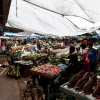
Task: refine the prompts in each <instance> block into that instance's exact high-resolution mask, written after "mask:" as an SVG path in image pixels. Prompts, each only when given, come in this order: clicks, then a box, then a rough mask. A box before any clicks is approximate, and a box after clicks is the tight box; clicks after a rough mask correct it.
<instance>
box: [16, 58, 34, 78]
mask: <svg viewBox="0 0 100 100" xmlns="http://www.w3.org/2000/svg"><path fill="white" fill-rule="evenodd" d="M14 64H15V65H18V66H19V67H20V73H21V75H22V76H23V77H28V76H29V72H30V68H32V67H33V63H32V62H31V61H25V60H20V61H15V62H14Z"/></svg>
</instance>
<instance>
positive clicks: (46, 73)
mask: <svg viewBox="0 0 100 100" xmlns="http://www.w3.org/2000/svg"><path fill="white" fill-rule="evenodd" d="M47 66H48V65H47ZM54 67H55V68H54ZM56 67H59V68H58V69H57V70H58V71H57V70H56ZM52 68H54V71H53V70H52ZM64 68H66V66H53V67H51V68H49V66H48V67H46V66H44V68H43V67H42V68H41V67H40V66H39V68H38V67H35V68H32V69H31V70H30V71H31V73H32V74H37V75H39V76H42V77H44V78H46V79H48V80H49V81H48V84H47V86H46V87H47V94H46V95H47V99H46V100H50V87H51V85H52V84H53V82H54V79H55V78H56V77H57V76H58V75H59V74H60V73H61V72H62V70H63V69H64ZM41 69H43V71H42V70H41Z"/></svg>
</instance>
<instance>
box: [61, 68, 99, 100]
mask: <svg viewBox="0 0 100 100" xmlns="http://www.w3.org/2000/svg"><path fill="white" fill-rule="evenodd" d="M60 90H62V91H63V92H65V93H67V94H69V95H72V96H74V97H76V98H78V99H79V100H96V99H100V78H98V77H97V75H96V74H90V73H89V72H84V71H83V70H82V71H80V72H78V73H77V74H75V75H74V76H73V77H72V78H71V79H70V80H69V82H67V83H65V84H63V85H61V86H60Z"/></svg>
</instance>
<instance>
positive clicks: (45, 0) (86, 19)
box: [7, 0, 100, 36]
mask: <svg viewBox="0 0 100 100" xmlns="http://www.w3.org/2000/svg"><path fill="white" fill-rule="evenodd" d="M99 8H100V0H12V3H11V7H10V12H9V17H8V21H7V23H8V24H9V25H11V26H13V27H16V28H21V29H24V30H28V31H34V32H37V33H41V34H53V35H58V36H73V35H80V34H84V33H86V32H91V31H93V30H95V29H97V28H99V27H100V9H99Z"/></svg>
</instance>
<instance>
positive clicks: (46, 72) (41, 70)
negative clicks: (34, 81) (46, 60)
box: [31, 64, 66, 78]
mask: <svg viewBox="0 0 100 100" xmlns="http://www.w3.org/2000/svg"><path fill="white" fill-rule="evenodd" d="M64 68H66V66H65V65H61V66H56V65H48V64H45V65H43V66H38V67H34V68H32V69H31V71H33V73H36V74H39V75H42V76H44V77H48V78H54V77H56V76H57V75H59V74H60V72H61V71H62V70H63V69H64Z"/></svg>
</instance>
